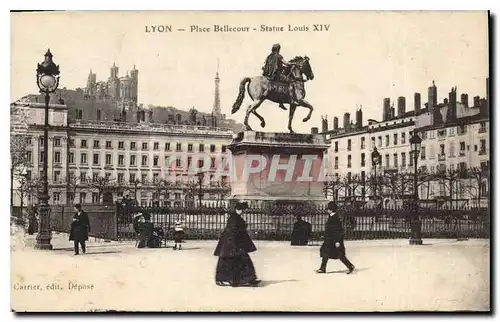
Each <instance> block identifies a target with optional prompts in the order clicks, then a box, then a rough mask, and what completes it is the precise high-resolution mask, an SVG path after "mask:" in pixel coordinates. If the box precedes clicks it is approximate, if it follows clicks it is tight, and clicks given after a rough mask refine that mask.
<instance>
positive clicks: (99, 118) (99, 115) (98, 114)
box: [97, 110, 101, 121]
mask: <svg viewBox="0 0 500 322" xmlns="http://www.w3.org/2000/svg"><path fill="white" fill-rule="evenodd" d="M97 120H98V121H100V120H101V110H97Z"/></svg>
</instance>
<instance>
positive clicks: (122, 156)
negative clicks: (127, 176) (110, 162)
mask: <svg viewBox="0 0 500 322" xmlns="http://www.w3.org/2000/svg"><path fill="white" fill-rule="evenodd" d="M124 163H125V156H124V155H123V154H119V155H118V165H120V166H122V165H123V164H124Z"/></svg>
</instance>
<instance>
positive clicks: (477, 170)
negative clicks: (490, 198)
mask: <svg viewBox="0 0 500 322" xmlns="http://www.w3.org/2000/svg"><path fill="white" fill-rule="evenodd" d="M467 177H468V178H469V180H467V182H468V183H467V184H466V189H467V192H468V193H469V195H470V196H471V197H472V198H474V199H475V200H476V202H477V206H478V207H479V205H480V204H481V197H482V192H481V187H482V186H483V185H484V184H487V188H488V189H489V177H490V169H489V167H472V168H470V169H467Z"/></svg>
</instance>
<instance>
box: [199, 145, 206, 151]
mask: <svg viewBox="0 0 500 322" xmlns="http://www.w3.org/2000/svg"><path fill="white" fill-rule="evenodd" d="M199 151H200V152H205V145H204V144H200V146H199Z"/></svg>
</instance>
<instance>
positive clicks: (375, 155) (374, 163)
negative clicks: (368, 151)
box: [372, 147, 382, 201]
mask: <svg viewBox="0 0 500 322" xmlns="http://www.w3.org/2000/svg"><path fill="white" fill-rule="evenodd" d="M381 157H382V156H381V155H380V153H379V152H378V151H377V147H374V148H373V152H372V166H373V169H374V170H375V184H374V186H373V199H374V201H375V198H376V197H377V180H378V179H377V165H378V164H380V163H381V162H380V161H381V159H380V158H381Z"/></svg>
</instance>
